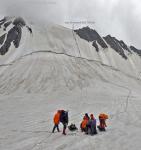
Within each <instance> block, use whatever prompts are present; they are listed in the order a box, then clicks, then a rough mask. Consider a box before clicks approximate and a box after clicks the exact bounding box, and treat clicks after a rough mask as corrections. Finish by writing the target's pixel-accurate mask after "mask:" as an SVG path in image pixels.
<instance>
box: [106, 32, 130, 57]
mask: <svg viewBox="0 0 141 150" xmlns="http://www.w3.org/2000/svg"><path fill="white" fill-rule="evenodd" d="M104 39H105V41H106V42H107V43H108V44H109V45H110V47H111V48H113V49H114V50H115V51H116V52H117V53H118V54H120V55H121V56H122V57H123V58H124V59H127V56H126V55H125V53H124V48H123V47H122V44H123V42H119V41H118V40H117V39H116V38H115V37H112V36H110V35H107V36H106V37H104ZM123 46H125V45H123Z"/></svg>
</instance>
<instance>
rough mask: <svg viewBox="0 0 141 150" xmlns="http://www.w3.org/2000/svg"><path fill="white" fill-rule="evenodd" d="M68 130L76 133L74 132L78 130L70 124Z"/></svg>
mask: <svg viewBox="0 0 141 150" xmlns="http://www.w3.org/2000/svg"><path fill="white" fill-rule="evenodd" d="M68 129H69V130H70V131H76V130H78V128H77V127H76V125H75V124H71V125H70V126H68Z"/></svg>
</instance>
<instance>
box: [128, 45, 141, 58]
mask: <svg viewBox="0 0 141 150" xmlns="http://www.w3.org/2000/svg"><path fill="white" fill-rule="evenodd" d="M130 49H131V50H132V51H134V52H135V53H137V54H138V55H139V56H141V50H139V49H137V48H135V47H134V46H130Z"/></svg>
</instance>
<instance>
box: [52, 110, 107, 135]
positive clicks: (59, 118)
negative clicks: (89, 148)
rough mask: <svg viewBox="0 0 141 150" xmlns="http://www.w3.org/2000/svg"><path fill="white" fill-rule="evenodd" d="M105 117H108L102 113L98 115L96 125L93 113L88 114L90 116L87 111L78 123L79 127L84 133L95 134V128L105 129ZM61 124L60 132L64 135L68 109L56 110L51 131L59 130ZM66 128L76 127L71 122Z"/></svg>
mask: <svg viewBox="0 0 141 150" xmlns="http://www.w3.org/2000/svg"><path fill="white" fill-rule="evenodd" d="M106 119H108V115H106V114H104V113H102V114H100V115H99V125H98V126H97V121H96V119H95V117H94V115H93V114H90V117H89V115H88V113H85V115H84V117H83V120H82V122H81V124H80V129H81V131H82V132H85V133H86V134H90V135H94V134H97V128H98V129H99V131H106V130H105V128H106V127H107V125H106ZM60 122H61V123H62V124H63V132H62V134H64V135H66V128H67V125H68V111H65V110H58V111H57V112H56V114H55V115H54V127H53V130H52V133H54V131H55V129H56V128H57V131H58V132H60V130H59V123H60ZM68 128H69V129H70V130H72V131H74V130H76V129H77V127H76V126H75V124H71V125H70V126H68Z"/></svg>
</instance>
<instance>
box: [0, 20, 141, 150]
mask: <svg viewBox="0 0 141 150" xmlns="http://www.w3.org/2000/svg"><path fill="white" fill-rule="evenodd" d="M10 20H11V18H10ZM12 21H14V18H12ZM0 22H2V23H1V28H0V35H3V34H4V33H7V34H8V31H9V30H11V29H13V24H12V23H11V24H10V25H9V26H8V27H7V29H6V31H3V26H4V23H3V21H0ZM6 22H7V20H6ZM8 22H9V18H8ZM24 22H25V25H24V26H23V27H22V28H21V29H22V30H21V31H22V32H21V40H20V42H19V46H18V47H17V48H16V47H15V45H14V44H13V41H11V46H10V47H9V49H8V51H7V52H6V53H5V54H4V55H1V56H0V94H1V98H0V120H1V124H0V148H1V149H2V150H39V149H42V150H60V149H64V150H79V149H85V150H88V149H97V150H109V149H112V150H119V149H121V150H127V149H128V150H133V149H134V150H139V149H140V147H141V144H140V136H141V134H140V133H141V129H140V126H141V121H140V120H141V111H140V106H141V99H140V97H141V94H140V90H141V80H140V71H141V70H140V69H141V68H140V64H141V57H140V56H139V55H138V54H137V53H136V52H135V51H131V49H130V51H131V52H132V53H130V52H128V51H127V50H124V53H125V54H126V56H128V59H124V58H123V57H122V56H121V55H119V53H117V51H115V49H113V48H112V47H111V46H110V45H109V44H110V43H109V44H108V43H107V42H106V40H104V38H101V39H102V40H104V42H105V43H106V45H107V46H108V48H104V49H103V48H102V46H101V45H100V44H99V43H98V42H97V40H96V41H95V42H96V44H97V46H98V48H99V49H98V51H97V50H96V48H95V47H94V46H93V41H89V42H88V41H87V40H84V39H82V38H81V37H80V36H79V35H77V33H75V32H73V31H72V30H70V29H67V28H64V27H62V26H59V25H48V26H46V27H43V26H39V25H38V26H37V25H30V24H29V23H28V22H27V21H24ZM27 27H29V28H30V29H32V32H30V31H29V28H27ZM3 44H4V43H3ZM3 44H1V45H0V47H2V46H3ZM116 44H117V43H116ZM58 109H66V110H69V118H70V119H69V120H70V123H71V122H72V123H75V124H76V125H77V127H79V124H80V122H81V119H82V117H83V114H84V113H85V112H88V113H94V115H95V116H96V119H97V120H98V117H97V116H98V114H99V113H101V112H105V113H107V114H109V116H110V119H109V120H108V128H107V132H106V133H99V134H98V135H96V136H94V137H90V136H87V135H85V134H83V133H81V132H80V131H78V132H76V133H71V132H70V131H67V134H68V135H67V136H66V137H64V136H62V134H61V133H55V134H51V133H50V132H51V130H52V127H53V122H52V117H53V114H54V112H55V111H56V110H58ZM60 128H61V130H62V126H61V125H60Z"/></svg>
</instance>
